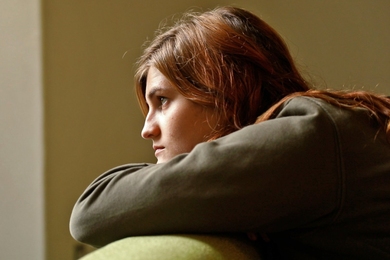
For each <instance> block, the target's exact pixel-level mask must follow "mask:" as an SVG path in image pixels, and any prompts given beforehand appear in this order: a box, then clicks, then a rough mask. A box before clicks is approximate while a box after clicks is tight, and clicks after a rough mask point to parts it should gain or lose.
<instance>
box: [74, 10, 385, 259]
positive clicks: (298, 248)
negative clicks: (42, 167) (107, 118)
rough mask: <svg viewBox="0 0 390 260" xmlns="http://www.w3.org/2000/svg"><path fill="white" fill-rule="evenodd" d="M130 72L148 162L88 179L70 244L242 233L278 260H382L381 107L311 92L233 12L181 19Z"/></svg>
mask: <svg viewBox="0 0 390 260" xmlns="http://www.w3.org/2000/svg"><path fill="white" fill-rule="evenodd" d="M138 65H139V68H138V71H137V73H136V76H135V79H136V90H137V95H138V99H139V102H140V106H141V109H142V111H143V112H144V114H145V115H146V119H145V126H144V129H143V130H142V136H143V137H144V138H147V139H151V140H152V141H153V149H154V150H155V155H156V158H157V164H128V165H124V166H120V167H117V168H114V169H112V170H110V171H108V172H106V173H104V174H103V175H101V176H100V177H99V178H97V179H96V180H95V181H94V182H93V183H92V184H91V185H90V186H89V187H88V188H87V189H86V191H85V192H84V194H82V196H81V197H80V199H79V200H78V201H77V203H76V205H75V207H74V210H73V213H72V216H71V223H70V228H71V233H72V235H73V236H74V237H75V238H76V239H77V240H79V241H82V242H85V243H89V244H92V245H95V246H102V245H105V244H107V243H110V242H112V241H115V240H118V239H121V238H124V237H128V236H138V235H155V234H172V233H248V234H250V237H251V238H252V239H258V241H259V242H260V241H262V240H263V239H264V240H265V241H266V242H264V241H263V242H262V243H265V244H271V243H272V245H273V248H274V249H275V250H276V251H277V252H278V254H279V255H280V256H281V257H284V258H292V259H324V258H325V259H340V258H342V259H345V258H348V259H362V258H366V259H389V257H390V189H389V187H390V100H389V99H388V98H386V97H384V96H379V95H374V94H369V93H366V92H341V91H320V90H314V89H313V88H312V86H310V85H309V84H308V83H307V82H306V81H305V80H304V79H303V77H302V76H301V75H300V73H299V72H298V70H297V68H296V66H295V65H294V62H293V60H292V58H291V55H290V54H289V51H288V49H287V47H286V44H285V43H284V42H283V40H282V39H281V37H280V36H279V35H278V34H277V33H276V32H275V31H274V30H273V29H272V28H271V27H270V26H269V25H267V24H266V23H265V22H264V21H262V20H261V19H259V18H258V17H256V16H255V15H253V14H251V13H250V12H247V11H245V10H242V9H239V8H233V7H223V8H218V9H215V10H212V11H209V12H205V13H201V14H186V15H185V16H184V18H183V19H182V20H180V21H179V22H178V23H177V24H176V25H175V26H173V27H172V28H170V29H168V30H167V31H165V32H162V33H161V34H160V35H158V36H157V37H156V38H155V39H154V41H153V42H152V43H151V44H150V46H149V47H148V48H147V49H146V50H145V52H144V55H143V56H142V57H141V58H140V60H139V63H138ZM259 244H260V243H259Z"/></svg>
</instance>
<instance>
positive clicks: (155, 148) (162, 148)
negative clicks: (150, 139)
mask: <svg viewBox="0 0 390 260" xmlns="http://www.w3.org/2000/svg"><path fill="white" fill-rule="evenodd" d="M153 149H154V156H156V157H157V155H158V154H159V153H161V152H162V151H163V150H164V149H165V147H163V146H153Z"/></svg>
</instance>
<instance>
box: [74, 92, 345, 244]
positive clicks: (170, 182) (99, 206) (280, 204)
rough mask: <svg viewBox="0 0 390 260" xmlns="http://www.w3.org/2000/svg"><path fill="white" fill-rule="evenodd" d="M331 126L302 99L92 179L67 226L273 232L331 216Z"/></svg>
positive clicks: (334, 152) (93, 239)
mask: <svg viewBox="0 0 390 260" xmlns="http://www.w3.org/2000/svg"><path fill="white" fill-rule="evenodd" d="M337 135H338V133H337V128H336V125H335V124H334V122H333V120H332V118H331V117H329V115H328V114H327V113H326V111H325V110H324V109H323V108H322V107H321V105H320V104H319V103H318V102H316V101H314V100H312V99H308V98H295V99H293V100H291V101H290V102H289V103H287V104H285V105H284V107H283V108H282V109H281V110H280V112H279V114H278V115H277V117H276V118H274V119H271V120H268V121H265V122H262V123H259V124H256V125H252V126H248V127H246V128H244V129H241V130H239V131H237V132H235V133H232V134H230V135H228V136H225V137H222V138H220V139H218V140H215V141H212V142H208V143H202V144H199V145H197V146H196V147H195V148H194V149H193V150H192V151H191V152H190V153H188V154H182V155H178V156H176V157H175V158H173V159H172V160H170V161H169V162H166V163H162V164H156V165H153V164H129V165H124V166H120V167H117V168H114V169H112V170H110V171H108V172H106V173H104V174H103V175H101V176H100V177H98V178H97V179H96V180H95V181H94V182H93V183H92V184H91V185H90V186H89V187H88V188H87V189H86V190H85V192H84V193H83V194H82V195H81V197H80V198H79V200H78V201H77V203H76V205H75V206H74V209H73V212H72V215H71V221H70V230H71V234H72V236H73V237H74V238H75V239H77V240H79V241H81V242H84V243H88V244H91V245H94V246H97V247H99V246H103V245H105V244H108V243H110V242H113V241H115V240H118V239H121V238H124V237H128V236H138V235H152V234H153V235H157V234H169V233H216V232H279V231H284V230H288V229H293V228H296V227H315V226H316V225H320V224H323V223H324V222H329V221H331V217H332V216H333V215H334V213H335V211H336V210H337V207H338V204H339V203H340V201H339V192H340V186H341V180H340V179H341V173H340V171H341V170H340V167H341V166H340V159H339V151H338V149H339V147H338V136H337Z"/></svg>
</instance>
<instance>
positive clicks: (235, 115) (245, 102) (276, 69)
mask: <svg viewBox="0 0 390 260" xmlns="http://www.w3.org/2000/svg"><path fill="white" fill-rule="evenodd" d="M137 64H138V69H137V71H136V74H135V86H136V94H137V98H138V102H139V104H140V107H141V110H142V112H143V113H144V114H145V115H146V114H147V112H148V106H147V104H146V101H145V89H146V77H147V74H148V70H149V68H150V67H151V66H154V67H155V68H157V69H158V70H159V71H160V72H161V73H162V74H163V75H164V76H165V77H166V78H168V79H169V81H170V82H171V83H172V84H173V86H175V87H176V88H177V90H178V92H179V93H180V94H182V95H183V96H184V97H186V98H187V99H189V100H192V101H193V102H195V103H198V104H200V105H202V106H205V107H212V108H214V111H215V114H216V116H217V118H218V119H219V124H218V126H217V128H216V129H214V133H213V135H212V136H211V138H210V140H212V139H216V138H218V137H221V136H224V135H226V134H229V133H231V132H234V131H236V130H239V129H241V128H243V127H245V126H247V125H251V124H254V123H259V122H262V121H265V120H268V119H270V118H272V117H273V116H274V112H275V111H276V110H277V108H278V107H279V106H280V105H281V104H282V103H283V102H284V101H286V100H287V99H289V98H292V97H295V96H311V97H317V98H321V99H324V100H326V101H328V102H330V103H332V104H335V105H338V106H340V107H345V108H354V107H364V108H366V109H368V110H369V111H370V112H371V114H372V115H373V116H374V117H375V118H376V119H377V121H378V122H379V123H380V124H381V126H382V127H383V128H384V130H385V132H386V134H387V138H388V140H390V99H388V98H386V97H384V96H379V95H374V94H370V93H367V92H341V91H320V90H314V89H312V87H311V86H310V85H309V84H308V82H306V80H305V79H304V78H303V77H302V75H301V74H300V73H299V71H298V69H297V67H296V65H295V63H294V60H293V58H292V56H291V54H290V52H289V50H288V48H287V45H286V43H285V42H284V40H283V39H282V37H281V36H280V35H279V34H278V33H277V32H276V31H275V30H274V29H273V28H272V27H270V26H269V25H268V24H267V23H265V22H264V21H263V20H261V19H260V18H259V17H257V16H255V15H254V14H252V13H250V12H248V11H246V10H243V9H240V8H236V7H221V8H216V9H214V10H211V11H208V12H204V13H193V12H188V13H186V14H184V16H183V17H182V18H181V19H180V20H178V21H177V22H176V24H175V25H174V26H172V27H170V28H168V29H167V30H165V31H163V32H161V33H160V34H158V35H157V36H156V38H155V39H154V40H153V41H152V42H151V43H150V45H149V47H147V48H146V49H145V50H144V54H143V55H142V56H141V57H140V59H139V60H138V63H137Z"/></svg>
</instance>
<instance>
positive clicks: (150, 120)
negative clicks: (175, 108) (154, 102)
mask: <svg viewBox="0 0 390 260" xmlns="http://www.w3.org/2000/svg"><path fill="white" fill-rule="evenodd" d="M159 133H160V128H159V126H158V124H157V122H156V121H155V118H154V117H153V116H150V115H149V114H148V115H147V116H146V118H145V123H144V127H143V128H142V131H141V136H142V138H144V139H152V138H154V137H156V136H158V135H159Z"/></svg>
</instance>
